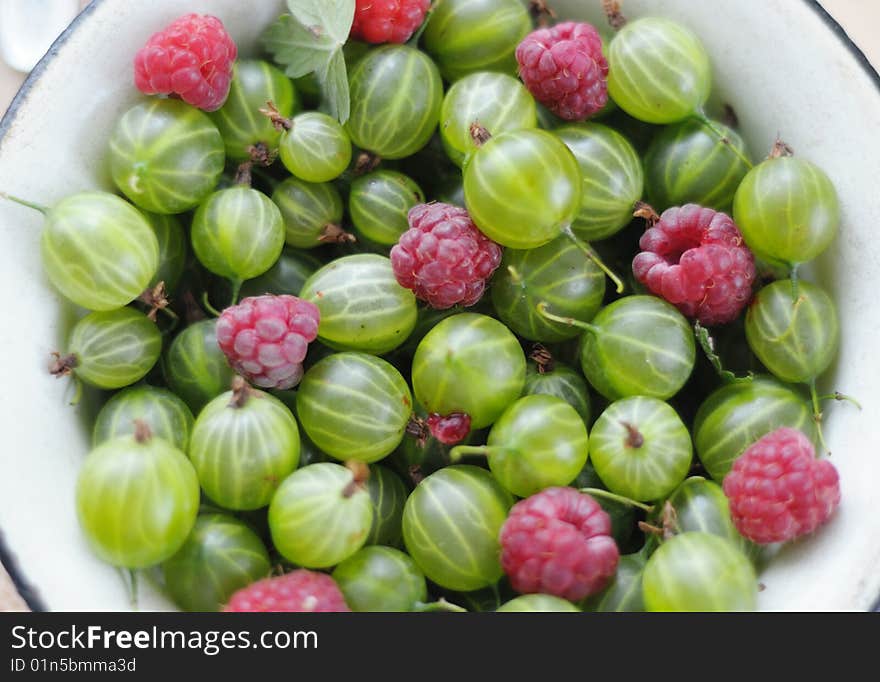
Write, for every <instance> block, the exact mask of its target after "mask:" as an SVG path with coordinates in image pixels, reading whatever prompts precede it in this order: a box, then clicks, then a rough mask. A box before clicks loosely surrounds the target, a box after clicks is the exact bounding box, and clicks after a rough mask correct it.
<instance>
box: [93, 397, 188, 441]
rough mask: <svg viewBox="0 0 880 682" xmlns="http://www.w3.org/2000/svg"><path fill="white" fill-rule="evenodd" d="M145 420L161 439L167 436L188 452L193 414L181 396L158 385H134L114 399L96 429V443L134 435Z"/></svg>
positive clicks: (98, 419) (100, 415) (100, 417)
mask: <svg viewBox="0 0 880 682" xmlns="http://www.w3.org/2000/svg"><path fill="white" fill-rule="evenodd" d="M137 420H140V421H142V422H143V423H144V424H146V425H147V426H149V427H150V431H151V432H152V433H153V435H154V436H155V437H157V438H164V439H165V440H167V441H168V442H169V443H171V444H173V445H174V446H175V447H177V448H178V449H180V450H182V451H183V452H186V450H187V447H189V436H190V433H191V432H192V426H193V421H194V418H193V414H192V412H191V411H190V409H189V408H188V407H187V406H186V403H185V402H183V400H181V399H180V398H179V397H178V396H176V395H175V394H174V393H172V392H171V391H169V390H168V389H167V388H159V387H158V386H149V385H147V384H144V385H141V386H132V387H130V388H126V389H123V390H122V391H119V393H116V394H115V395H114V396H113V397H111V398H110V400H108V401H107V402H106V403H104V406H103V407H102V408H101V411H100V412H98V416H97V417H96V418H95V426H94V428H93V429H92V443H93V444H94V445H95V446H98V445H100V444H101V443H103V442H104V441H107V440H112V439H113V438H118V437H120V436H125V435H128V434H132V433H134V431H135V426H136V424H135V422H136V421H137Z"/></svg>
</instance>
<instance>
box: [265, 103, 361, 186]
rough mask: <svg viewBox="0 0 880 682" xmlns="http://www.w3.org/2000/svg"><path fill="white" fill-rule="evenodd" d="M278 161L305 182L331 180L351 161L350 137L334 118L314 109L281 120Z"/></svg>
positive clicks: (340, 173)
mask: <svg viewBox="0 0 880 682" xmlns="http://www.w3.org/2000/svg"><path fill="white" fill-rule="evenodd" d="M282 127H283V128H284V130H285V132H283V133H282V134H281V146H280V157H281V163H283V164H284V167H285V168H287V170H289V171H290V172H291V174H292V175H294V176H295V177H297V178H299V179H300V180H304V181H306V182H329V181H330V180H335V179H336V178H338V177H339V176H340V175H342V173H343V172H344V171H345V169H346V168H348V164H349V163H351V154H352V151H351V140H350V139H349V136H348V133H347V132H346V131H345V129H343V127H342V126H341V125H340V124H339V121H337V120H336V119H335V118H332V117H331V116H328V115H327V114H323V113H321V112H318V111H307V112H305V113H302V114H297V115H296V116H294V117H293V118H291V119H289V120H286V121H285V122H284V123H282Z"/></svg>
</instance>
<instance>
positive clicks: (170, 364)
mask: <svg viewBox="0 0 880 682" xmlns="http://www.w3.org/2000/svg"><path fill="white" fill-rule="evenodd" d="M216 326H217V320H201V321H200V322H195V323H193V324H191V325H189V326H187V327H186V328H185V329H183V331H181V332H180V333H179V334H178V335H177V336H176V337H174V341H172V342H171V346H170V347H169V348H168V352H167V353H166V355H165V362H164V364H163V369H164V372H165V379H166V381H167V382H168V386H169V387H170V388H171V390H172V391H174V393H176V394H177V395H178V396H180V397H181V398H182V399H183V401H184V402H185V403H186V404H187V406H189V409H190V410H192V412H193V414H196V415H197V414H198V413H199V411H200V410H201V409H202V407H204V406H205V404H206V403H207V402H208V401H210V400H211V399H213V398H215V397H217V396H218V395H220V394H221V393H223V391H226V390H227V389H228V388H229V385H230V384H231V383H232V377H233V376H234V372H233V371H232V369H231V368H230V367H229V363H228V362H227V361H226V356H225V355H224V354H223V351H222V350H220V345H219V344H218V343H217V332H216Z"/></svg>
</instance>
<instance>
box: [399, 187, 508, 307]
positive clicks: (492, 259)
mask: <svg viewBox="0 0 880 682" xmlns="http://www.w3.org/2000/svg"><path fill="white" fill-rule="evenodd" d="M500 263H501V247H500V246H499V245H498V244H496V243H495V242H493V241H492V240H491V239H489V238H488V237H487V236H486V235H484V234H483V233H482V232H480V231H479V230H478V229H477V226H476V225H474V223H473V221H472V220H471V217H470V215H469V214H468V212H467V211H466V210H465V209H463V208H459V207H458V206H452V205H450V204H439V203H435V204H420V205H418V206H414V207H413V208H412V209H411V210H410V212H409V230H407V231H406V232H404V233H403V234H402V235H401V236H400V240H399V241H398V242H397V244H396V245H395V246H394V248H392V249H391V265H392V267H393V268H394V276H395V277H397V281H398V282H399V283H400V285H401V286H403V287H406V288H407V289H412V290H413V292H415V295H416V296H417V297H418V298H420V299H422V300H423V301H427V302H428V304H429V305H430V306H431V307H433V308H437V309H438V310H442V309H444V308H451V307H452V306H454V305H455V304H457V303H459V304H461V305H463V306H470V305H474V304H475V303H476V302H477V301H479V300H480V298H481V297H482V296H483V291H484V290H485V289H486V280H487V279H489V277H491V276H492V273H493V272H495V269H496V268H497V267H498V265H499V264H500Z"/></svg>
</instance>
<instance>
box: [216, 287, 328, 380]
mask: <svg viewBox="0 0 880 682" xmlns="http://www.w3.org/2000/svg"><path fill="white" fill-rule="evenodd" d="M320 319H321V314H320V313H319V312H318V308H317V306H315V304H314V303H310V302H309V301H303V300H301V299H299V298H297V297H296V296H275V295H272V294H267V295H265V296H255V297H251V298H245V299H242V301H241V303H239V304H238V305H234V306H231V307H229V308H227V309H226V310H224V311H223V314H222V315H220V318H219V319H218V320H217V342H218V343H219V344H220V349H221V350H222V351H223V353H224V354H225V355H226V359H227V360H229V364H230V365H231V366H232V368H233V369H234V370H235V371H236V372H238V373H239V374H241V375H242V376H243V377H245V378H246V379H247V380H248V381H250V382H252V383H253V384H255V385H256V386H260V387H262V388H280V389H288V388H293V387H294V386H296V385H297V384H298V383H299V381H300V379H302V375H303V367H302V362H303V360H305V357H306V351H307V350H308V347H309V344H310V343H311V342H312V341H314V340H315V338H316V337H317V335H318V322H319V321H320Z"/></svg>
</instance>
